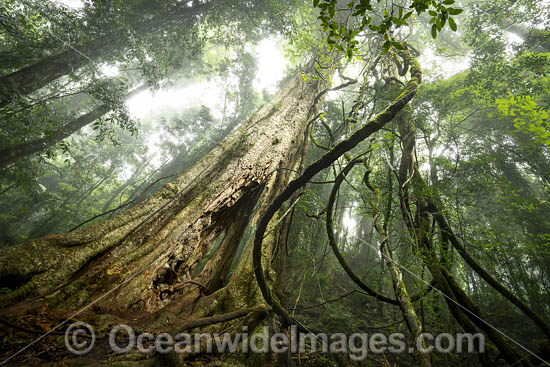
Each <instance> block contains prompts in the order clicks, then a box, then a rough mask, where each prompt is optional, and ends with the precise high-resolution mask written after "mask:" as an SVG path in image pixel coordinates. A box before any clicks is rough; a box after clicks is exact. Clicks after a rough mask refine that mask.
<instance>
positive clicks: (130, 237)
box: [0, 74, 321, 363]
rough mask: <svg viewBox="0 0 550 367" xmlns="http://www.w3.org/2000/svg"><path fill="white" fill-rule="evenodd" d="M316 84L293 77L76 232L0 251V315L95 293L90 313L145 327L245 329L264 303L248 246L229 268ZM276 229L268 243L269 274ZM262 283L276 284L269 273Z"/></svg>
mask: <svg viewBox="0 0 550 367" xmlns="http://www.w3.org/2000/svg"><path fill="white" fill-rule="evenodd" d="M320 88H321V86H320V82H318V81H308V82H304V81H303V80H302V78H301V77H300V75H299V74H298V75H297V76H296V77H294V78H293V79H291V80H290V81H289V82H288V83H287V84H286V86H285V87H284V88H283V89H282V90H281V91H279V92H278V93H277V94H276V95H275V96H274V98H273V99H272V101H271V102H270V103H268V104H267V105H265V106H264V107H262V108H261V109H260V110H259V111H258V112H257V113H256V114H255V115H254V116H253V117H252V118H251V119H250V120H249V121H248V122H247V123H246V124H244V125H243V127H241V128H240V129H238V130H237V131H236V132H234V133H233V134H232V135H230V136H229V137H228V138H226V139H225V140H224V141H223V142H221V143H219V144H218V145H217V146H216V147H215V148H214V149H213V150H212V151H211V152H210V153H209V154H207V155H206V156H204V157H203V158H202V159H201V160H199V161H198V162H197V163H196V164H195V165H194V166H193V167H191V168H190V169H189V170H187V171H186V172H185V173H183V174H182V175H181V176H180V177H179V178H178V179H177V180H176V181H175V182H173V183H169V184H167V185H165V186H164V188H163V189H162V190H160V191H159V192H158V193H156V194H155V195H153V196H151V197H150V198H149V199H147V200H146V201H144V202H142V203H141V204H140V205H138V206H136V207H134V208H132V209H131V210H128V211H126V212H124V213H123V214H121V215H118V216H115V217H113V218H110V219H108V220H106V221H104V222H102V223H99V224H96V225H92V226H90V227H88V228H85V229H83V230H77V231H74V232H71V233H68V234H64V235H56V236H50V237H44V238H40V239H36V240H33V241H29V242H27V243H24V244H21V245H18V246H15V247H10V248H4V249H1V250H0V276H1V279H0V287H5V286H6V287H10V288H11V289H13V291H12V292H10V293H8V294H4V295H2V298H1V299H0V307H7V308H6V309H5V310H4V314H7V315H12V314H10V312H12V313H17V312H16V309H17V306H14V305H16V303H18V302H20V301H22V300H25V299H27V298H28V297H36V296H38V297H40V299H39V300H36V301H34V302H35V303H37V305H47V306H48V307H50V310H52V309H56V310H58V311H59V310H63V311H64V312H70V311H74V310H76V309H78V308H79V307H83V306H85V305H86V304H88V303H89V302H91V301H93V300H97V302H96V303H95V304H94V311H93V313H94V314H103V315H106V314H111V315H123V314H127V312H128V311H130V312H131V315H132V316H131V319H125V320H124V323H128V324H129V325H134V326H136V325H138V327H137V328H139V329H142V330H143V329H147V330H148V331H150V332H153V333H154V332H160V331H169V332H174V333H178V332H182V331H185V330H188V329H189V328H190V327H205V326H206V325H209V324H213V323H215V322H227V321H229V320H233V319H236V318H241V321H240V323H239V324H238V325H250V326H251V327H252V328H251V329H250V330H252V329H253V327H255V326H256V325H257V324H258V322H260V321H261V320H262V319H263V318H264V317H265V315H266V312H267V311H268V310H269V306H266V305H265V301H264V300H263V298H262V295H261V293H260V291H259V289H258V287H257V285H256V282H255V279H254V270H253V266H252V264H253V262H252V248H253V247H252V246H248V247H246V249H245V250H244V252H243V254H242V256H241V257H240V259H239V260H238V263H237V266H236V268H235V269H234V270H233V272H232V274H231V275H230V265H231V263H232V262H233V260H234V256H235V254H236V253H237V249H238V247H239V244H240V242H241V240H242V237H243V234H244V229H245V228H246V227H247V226H248V225H249V222H250V221H249V218H253V219H252V222H251V224H250V225H255V223H256V222H257V221H258V219H259V218H260V216H261V215H263V213H264V212H265V210H266V208H267V207H268V206H269V205H270V203H271V202H272V200H273V199H274V198H275V196H276V195H277V194H278V193H279V192H280V191H281V190H282V189H283V188H284V187H285V186H286V184H287V183H288V182H289V181H290V179H291V178H292V177H293V176H294V175H295V172H296V170H299V169H300V167H301V162H300V160H301V159H302V157H303V151H304V149H305V143H304V141H305V139H306V137H307V134H305V130H306V129H307V125H308V120H309V119H310V118H311V116H312V115H313V114H314V112H315V107H313V106H314V105H316V104H317V102H318V100H319V98H317V97H318V94H319V89H320ZM277 226H278V225H277V224H275V222H274V224H273V225H272V226H271V227H272V228H273V229H274V230H273V231H271V233H270V234H268V235H267V236H266V237H265V240H264V246H263V250H262V252H263V254H264V259H265V263H264V266H265V268H266V269H270V267H269V264H270V262H271V257H272V251H273V248H274V246H275V245H276V240H277V238H278V237H279V236H278V233H277V232H278V227H277ZM222 234H223V240H222V241H221V243H220V244H219V246H218V247H217V249H216V250H215V252H214V254H213V255H212V256H211V257H210V258H209V259H208V260H207V262H206V264H205V265H204V266H203V267H202V268H198V267H197V265H198V263H199V262H200V261H201V259H203V258H204V257H205V255H206V254H207V253H208V252H209V251H210V250H212V246H213V245H214V243H215V242H216V239H217V238H219V237H220V236H222ZM266 278H267V279H268V282H269V283H270V284H272V285H273V282H274V281H275V276H274V274H273V270H267V271H266ZM108 291H112V292H111V293H109V294H107V295H105V294H106V292H108ZM103 295H105V296H104V297H103V298H99V297H102V296H103ZM33 304H34V303H33ZM10 306H14V307H11V308H10ZM87 312H89V313H90V312H91V311H89V310H88V311H87ZM85 315H86V314H85ZM85 315H81V316H79V317H83V318H86V317H84V316H85ZM212 315H214V316H212ZM111 317H113V316H111ZM120 317H122V316H116V318H120ZM88 320H90V319H88ZM90 322H92V321H90ZM119 323H120V322H119ZM218 331H219V330H218ZM144 357H145V356H142V358H144ZM120 358H127V356H122V357H120ZM138 363H139V362H138Z"/></svg>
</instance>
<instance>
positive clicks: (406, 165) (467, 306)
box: [398, 115, 531, 366]
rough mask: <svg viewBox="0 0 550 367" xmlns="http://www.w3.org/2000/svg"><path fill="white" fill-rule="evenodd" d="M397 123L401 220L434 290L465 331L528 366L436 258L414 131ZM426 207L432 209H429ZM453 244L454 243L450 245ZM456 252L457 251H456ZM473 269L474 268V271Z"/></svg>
mask: <svg viewBox="0 0 550 367" xmlns="http://www.w3.org/2000/svg"><path fill="white" fill-rule="evenodd" d="M398 121H399V133H400V135H401V139H402V144H403V152H402V156H401V162H400V166H399V181H400V201H401V211H402V215H403V220H404V221H405V223H406V225H407V227H408V229H409V231H410V233H411V235H412V237H413V239H414V241H415V243H416V246H418V248H419V249H420V250H421V252H422V255H423V261H424V264H425V266H426V267H427V268H428V269H429V271H430V273H431V274H432V277H433V278H434V281H435V284H436V286H437V288H438V289H439V290H440V291H441V292H442V293H443V294H444V296H445V301H446V302H447V305H448V306H449V309H450V311H451V313H452V314H453V316H454V317H455V318H456V320H457V321H458V322H459V323H460V324H461V325H462V327H463V328H464V329H465V331H467V332H469V333H471V332H472V330H475V328H476V327H478V328H479V329H481V330H482V331H483V332H485V333H486V334H487V336H489V338H490V339H491V341H492V342H493V343H494V344H495V346H496V347H497V349H498V350H499V352H500V353H501V355H502V356H503V358H504V359H505V360H506V362H508V363H509V364H511V365H517V366H531V364H530V363H529V361H527V360H525V359H523V358H522V357H521V356H520V355H519V354H518V353H517V352H516V351H515V350H514V349H513V348H512V347H511V346H510V344H509V343H508V342H507V341H506V340H505V339H504V338H503V337H502V336H501V334H500V333H498V332H497V331H495V329H494V328H493V327H492V326H491V325H489V324H488V323H487V322H486V321H485V316H484V315H483V314H482V312H481V310H479V308H478V307H477V306H476V305H475V304H474V303H473V302H472V300H471V299H470V297H468V295H467V294H466V293H465V292H464V290H463V289H462V288H461V286H460V285H459V284H458V282H457V281H456V280H455V279H454V277H453V276H452V275H451V274H450V272H449V270H448V269H447V268H446V266H445V264H446V263H445V261H442V259H439V258H437V256H436V255H435V249H434V246H433V243H432V241H431V240H430V238H429V237H428V233H429V232H430V231H429V225H430V221H429V218H428V214H429V213H431V214H432V215H434V216H435V217H436V219H437V215H438V214H439V211H437V210H433V206H431V205H430V202H429V197H428V198H427V193H426V188H427V185H426V184H425V182H424V180H423V178H422V177H421V176H420V173H419V171H418V167H417V165H416V161H415V159H414V147H415V140H416V131H415V125H414V122H413V121H412V120H411V119H410V116H407V115H405V116H401V118H400V119H398ZM409 187H412V188H413V195H414V200H415V203H416V208H417V209H416V213H413V212H412V210H411V207H410V205H409V196H408V190H409ZM430 208H432V209H431V210H430ZM438 224H439V225H440V229H441V231H442V232H444V233H445V232H446V233H447V234H448V233H449V231H448V228H446V227H445V226H442V225H441V223H440V222H438ZM453 245H454V244H453ZM459 252H460V251H459ZM474 270H477V269H474ZM479 356H480V359H482V360H483V363H486V359H487V358H486V356H483V355H482V354H479Z"/></svg>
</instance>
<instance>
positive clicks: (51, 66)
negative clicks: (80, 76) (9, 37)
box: [0, 2, 213, 107]
mask: <svg viewBox="0 0 550 367" xmlns="http://www.w3.org/2000/svg"><path fill="white" fill-rule="evenodd" d="M212 5H213V3H212V2H209V3H206V4H197V5H195V6H193V7H187V6H186V5H184V4H180V6H178V7H176V8H175V9H174V10H173V12H172V13H171V14H164V15H163V16H157V17H156V18H154V19H152V20H149V21H146V22H141V23H136V24H134V25H130V27H131V28H134V29H135V30H136V31H137V32H138V33H141V34H144V33H146V32H152V31H153V30H154V29H156V28H157V27H159V26H162V25H163V24H164V25H166V24H168V23H169V22H171V21H175V20H180V21H193V19H194V17H195V16H196V15H198V14H201V12H203V11H204V10H206V9H207V8H210V7H212ZM187 26H191V24H187ZM127 44H128V39H127V38H125V37H124V36H123V37H121V32H120V31H116V32H112V33H108V34H107V35H105V36H102V37H99V38H97V39H94V40H91V41H88V42H86V43H85V44H83V45H79V46H76V47H71V48H69V49H68V50H66V51H64V52H62V53H59V54H57V55H53V56H50V57H47V58H45V59H44V60H41V61H39V62H37V63H34V64H32V65H29V66H27V67H25V68H23V69H21V70H18V71H16V72H13V73H11V74H8V75H5V76H3V77H1V78H0V107H3V106H5V105H7V104H8V103H10V102H11V101H13V100H15V99H17V97H18V96H20V95H27V94H30V93H32V92H35V91H37V90H38V89H40V88H42V87H44V86H46V85H48V84H49V83H51V82H52V81H54V80H56V79H58V78H60V77H62V76H64V75H68V74H69V73H72V72H74V71H76V70H78V69H80V68H81V67H83V66H85V65H87V64H89V63H90V62H94V63H99V62H100V61H103V60H105V59H106V58H108V57H109V56H111V55H112V54H113V53H115V52H116V51H120V50H121V49H122V48H124V47H125V46H126V45H127Z"/></svg>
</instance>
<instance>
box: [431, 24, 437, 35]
mask: <svg viewBox="0 0 550 367" xmlns="http://www.w3.org/2000/svg"><path fill="white" fill-rule="evenodd" d="M436 37H437V26H436V25H435V24H434V25H432V38H436Z"/></svg>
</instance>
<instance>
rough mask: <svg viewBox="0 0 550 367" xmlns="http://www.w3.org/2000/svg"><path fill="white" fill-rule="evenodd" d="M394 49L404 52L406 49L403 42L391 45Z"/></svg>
mask: <svg viewBox="0 0 550 367" xmlns="http://www.w3.org/2000/svg"><path fill="white" fill-rule="evenodd" d="M391 45H392V46H393V47H395V48H396V49H398V50H404V49H405V47H403V45H402V44H401V42H392V44H391Z"/></svg>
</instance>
